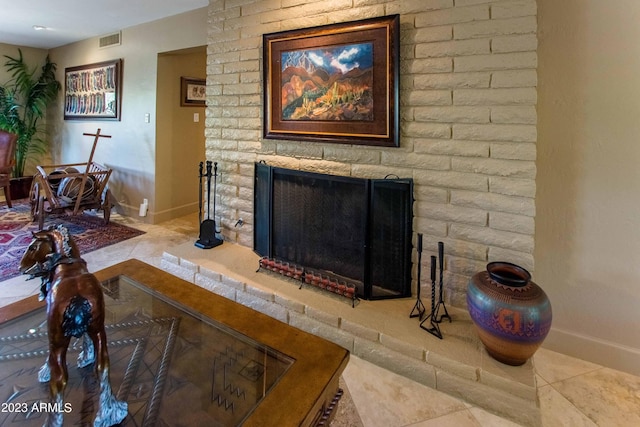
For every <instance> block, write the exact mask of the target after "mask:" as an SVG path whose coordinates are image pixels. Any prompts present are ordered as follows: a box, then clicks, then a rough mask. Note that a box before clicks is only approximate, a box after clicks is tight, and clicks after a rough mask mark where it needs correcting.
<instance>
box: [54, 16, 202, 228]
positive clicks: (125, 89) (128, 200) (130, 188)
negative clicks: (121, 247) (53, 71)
mask: <svg viewBox="0 0 640 427" xmlns="http://www.w3.org/2000/svg"><path fill="white" fill-rule="evenodd" d="M206 26H207V9H206V8H203V9H198V10H194V11H192V12H188V13H184V14H181V15H176V16H173V17H170V18H166V19H162V20H158V21H154V22H151V23H148V24H143V25H138V26H135V27H131V28H126V29H123V30H122V45H120V46H112V47H108V48H103V49H100V48H99V47H98V39H97V38H92V39H88V40H84V41H81V42H78V43H73V44H70V45H67V46H63V47H60V48H56V49H53V50H51V58H52V60H53V61H54V62H56V63H57V64H58V74H59V76H60V77H59V78H60V80H61V81H63V76H64V69H65V67H71V66H76V65H83V64H91V63H95V62H101V61H107V60H111V59H116V58H122V59H123V80H122V83H123V86H122V118H121V120H120V121H93V120H85V121H82V120H80V121H78V120H76V121H63V120H62V111H63V105H62V97H60V99H59V103H58V105H57V106H56V108H54V109H53V114H52V115H53V116H54V118H55V120H54V121H52V122H51V123H52V124H53V126H51V128H52V129H51V135H52V140H53V143H54V152H53V156H54V158H55V159H56V161H59V162H61V163H73V162H84V161H86V160H87V158H88V157H89V151H90V149H91V142H92V140H91V139H90V138H87V137H83V136H82V134H83V133H84V132H95V130H96V129H97V128H101V129H102V133H104V134H108V135H111V136H112V138H111V139H103V140H101V141H100V143H99V144H98V148H97V150H96V153H95V160H96V161H97V162H100V163H105V164H107V165H108V166H109V167H111V168H112V169H113V171H114V172H113V174H112V175H111V178H110V179H109V184H110V189H111V191H112V193H113V195H114V199H115V202H116V203H117V204H118V210H120V211H122V212H124V213H127V214H129V215H136V216H137V215H138V210H139V205H140V203H142V200H143V199H144V198H146V199H148V200H149V215H148V217H147V218H146V220H147V221H149V222H155V221H156V218H155V216H156V210H157V209H158V208H157V207H156V199H155V191H156V185H155V181H156V177H157V175H158V174H161V173H162V171H160V170H157V169H156V155H157V153H156V136H157V135H156V123H157V117H156V102H157V96H156V90H157V83H158V82H157V72H158V54H159V53H162V52H168V51H173V50H178V49H184V48H191V47H196V46H202V45H205V44H206ZM145 114H149V115H150V121H149V123H146V122H145ZM184 167H185V168H187V167H192V166H191V165H188V166H187V165H185V166H184ZM194 181H195V180H194ZM194 185H197V183H196V182H194ZM196 196H197V194H196ZM177 203H179V204H184V203H187V202H186V201H184V200H181V201H177ZM182 207H183V206H179V207H178V208H177V209H176V214H179V213H181V212H182V211H181V210H180V209H181V208H182ZM195 208H196V210H197V205H196V206H195ZM170 209H171V208H170V207H168V206H166V205H163V207H162V215H163V216H164V218H166V217H167V215H171V212H170Z"/></svg>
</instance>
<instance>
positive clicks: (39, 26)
mask: <svg viewBox="0 0 640 427" xmlns="http://www.w3.org/2000/svg"><path fill="white" fill-rule="evenodd" d="M33 29H34V30H36V31H41V30H47V29H48V28H47V27H45V26H44V25H34V26H33Z"/></svg>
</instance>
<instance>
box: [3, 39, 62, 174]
mask: <svg viewBox="0 0 640 427" xmlns="http://www.w3.org/2000/svg"><path fill="white" fill-rule="evenodd" d="M5 58H7V61H6V62H5V64H4V65H5V67H6V69H7V71H8V72H9V73H10V75H11V79H10V80H9V81H8V82H7V83H5V84H4V85H2V86H0V129H4V130H6V131H9V132H12V133H15V134H17V135H18V143H17V146H16V165H15V167H14V168H13V176H14V177H21V176H24V168H25V164H26V161H27V159H29V158H30V157H31V156H33V157H34V158H38V157H39V156H41V155H43V154H45V153H46V152H47V149H48V143H47V141H46V140H45V139H44V129H43V127H42V126H41V124H40V123H39V120H40V119H41V118H43V117H44V115H45V113H46V108H47V105H49V104H50V103H51V102H52V101H53V100H54V99H55V98H56V96H57V95H58V92H59V91H60V88H61V85H60V82H58V81H57V80H56V76H55V73H56V68H57V66H56V64H55V63H53V62H51V61H50V59H49V55H47V57H46V59H45V63H44V65H43V66H42V67H41V69H40V74H39V75H38V76H37V77H36V71H37V69H34V70H30V69H29V66H28V65H27V64H26V63H25V61H24V58H23V56H22V50H20V49H18V57H16V58H14V57H11V56H8V55H5Z"/></svg>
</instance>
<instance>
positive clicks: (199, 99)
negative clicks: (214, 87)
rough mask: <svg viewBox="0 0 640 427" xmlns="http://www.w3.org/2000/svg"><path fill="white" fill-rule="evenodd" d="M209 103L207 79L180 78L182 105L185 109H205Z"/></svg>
mask: <svg viewBox="0 0 640 427" xmlns="http://www.w3.org/2000/svg"><path fill="white" fill-rule="evenodd" d="M206 101H207V82H206V80H205V79H197V78H194V77H180V105H181V106H183V107H204V106H205V104H206Z"/></svg>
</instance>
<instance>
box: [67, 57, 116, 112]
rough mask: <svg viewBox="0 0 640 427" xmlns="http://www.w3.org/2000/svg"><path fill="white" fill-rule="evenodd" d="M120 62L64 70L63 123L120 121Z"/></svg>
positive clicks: (107, 62) (113, 61)
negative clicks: (68, 121)
mask: <svg viewBox="0 0 640 427" xmlns="http://www.w3.org/2000/svg"><path fill="white" fill-rule="evenodd" d="M121 80H122V59H115V60H112V61H106V62H100V63H96V64H89V65H81V66H77V67H69V68H65V69H64V96H65V100H64V119H65V120H82V119H85V120H86V119H90V120H120V111H121V107H122V105H121V104H122V87H121Z"/></svg>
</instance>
